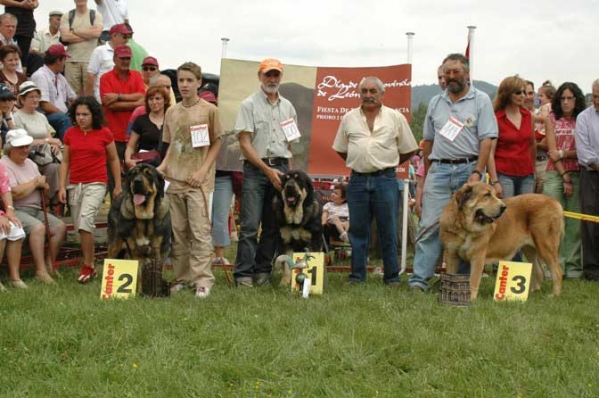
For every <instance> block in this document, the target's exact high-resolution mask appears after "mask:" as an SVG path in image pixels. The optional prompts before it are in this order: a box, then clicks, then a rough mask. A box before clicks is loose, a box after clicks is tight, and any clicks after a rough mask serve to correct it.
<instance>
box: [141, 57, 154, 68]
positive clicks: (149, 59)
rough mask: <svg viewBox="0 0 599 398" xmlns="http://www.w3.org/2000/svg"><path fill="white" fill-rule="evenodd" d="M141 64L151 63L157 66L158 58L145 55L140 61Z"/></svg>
mask: <svg viewBox="0 0 599 398" xmlns="http://www.w3.org/2000/svg"><path fill="white" fill-rule="evenodd" d="M141 64H142V65H153V66H155V67H158V60H157V59H156V58H154V57H145V58H144V60H143V61H142V62H141Z"/></svg>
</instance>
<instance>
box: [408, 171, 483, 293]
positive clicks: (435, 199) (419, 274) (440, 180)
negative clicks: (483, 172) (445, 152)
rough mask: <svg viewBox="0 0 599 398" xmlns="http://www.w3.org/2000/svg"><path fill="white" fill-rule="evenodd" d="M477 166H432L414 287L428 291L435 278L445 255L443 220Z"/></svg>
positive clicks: (427, 184)
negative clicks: (444, 212) (429, 284)
mask: <svg viewBox="0 0 599 398" xmlns="http://www.w3.org/2000/svg"><path fill="white" fill-rule="evenodd" d="M474 166H475V163H464V164H445V163H438V162H433V163H431V166H430V168H429V169H428V174H427V176H426V180H425V182H424V192H423V198H422V217H421V218H420V227H419V228H418V233H417V235H416V252H415V254H414V273H413V274H412V276H411V277H410V286H419V287H421V288H423V289H426V288H427V287H428V280H429V279H430V278H432V277H433V276H434V275H435V268H436V267H437V263H438V262H439V258H440V257H441V252H442V245H441V239H440V238H439V218H441V213H442V212H443V209H444V208H445V206H446V205H447V203H449V201H450V200H451V196H452V195H453V193H454V192H455V191H457V190H458V189H460V187H461V186H462V185H464V184H465V183H466V182H467V181H468V178H469V177H470V175H471V174H472V170H474Z"/></svg>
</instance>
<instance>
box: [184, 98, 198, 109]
mask: <svg viewBox="0 0 599 398" xmlns="http://www.w3.org/2000/svg"><path fill="white" fill-rule="evenodd" d="M198 102H200V99H199V98H198V100H197V101H196V102H194V103H193V104H191V105H185V103H184V102H183V101H181V105H183V107H184V108H191V107H192V106H194V105H197V104H198Z"/></svg>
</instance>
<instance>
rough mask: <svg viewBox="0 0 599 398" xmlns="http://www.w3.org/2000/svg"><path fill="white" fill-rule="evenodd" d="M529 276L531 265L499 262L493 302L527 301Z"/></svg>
mask: <svg viewBox="0 0 599 398" xmlns="http://www.w3.org/2000/svg"><path fill="white" fill-rule="evenodd" d="M531 274H532V264H531V263H517V262H513V261H500V262H499V268H498V269H497V281H496V282H495V294H494V295H493V297H494V298H495V301H506V300H522V301H525V300H527V299H528V293H529V292H530V275H531Z"/></svg>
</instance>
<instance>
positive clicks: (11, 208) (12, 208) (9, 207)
mask: <svg viewBox="0 0 599 398" xmlns="http://www.w3.org/2000/svg"><path fill="white" fill-rule="evenodd" d="M6 208H7V209H10V210H12V211H15V208H14V207H12V206H11V205H8V206H6Z"/></svg>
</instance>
